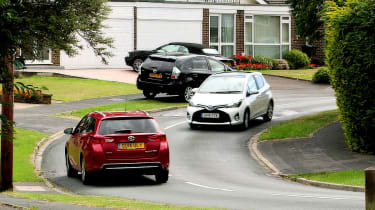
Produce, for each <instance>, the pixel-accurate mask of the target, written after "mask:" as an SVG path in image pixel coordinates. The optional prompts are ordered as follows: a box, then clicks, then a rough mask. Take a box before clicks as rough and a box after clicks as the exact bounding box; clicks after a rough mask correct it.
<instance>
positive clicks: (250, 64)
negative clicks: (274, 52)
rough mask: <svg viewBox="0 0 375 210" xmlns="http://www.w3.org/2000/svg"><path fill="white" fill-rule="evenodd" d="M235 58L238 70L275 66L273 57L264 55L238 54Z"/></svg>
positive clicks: (266, 68) (269, 68) (268, 68)
mask: <svg viewBox="0 0 375 210" xmlns="http://www.w3.org/2000/svg"><path fill="white" fill-rule="evenodd" d="M235 60H236V63H237V65H236V69H237V70H245V71H251V70H271V69H272V67H273V61H272V60H273V59H271V58H266V57H262V56H256V57H253V56H252V55H236V56H235Z"/></svg>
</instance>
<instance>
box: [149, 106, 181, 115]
mask: <svg viewBox="0 0 375 210" xmlns="http://www.w3.org/2000/svg"><path fill="white" fill-rule="evenodd" d="M186 106H187V105H179V106H170V107H165V108H158V109H151V110H148V111H147V110H145V112H147V113H150V114H152V113H157V112H165V111H171V110H176V109H181V108H186Z"/></svg>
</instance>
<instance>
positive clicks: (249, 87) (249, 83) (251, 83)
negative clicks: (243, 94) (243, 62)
mask: <svg viewBox="0 0 375 210" xmlns="http://www.w3.org/2000/svg"><path fill="white" fill-rule="evenodd" d="M252 90H258V88H257V84H256V83H255V80H254V77H252V76H250V77H249V80H248V81H247V91H248V92H250V91H252Z"/></svg>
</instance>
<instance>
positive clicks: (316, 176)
mask: <svg viewBox="0 0 375 210" xmlns="http://www.w3.org/2000/svg"><path fill="white" fill-rule="evenodd" d="M291 177H294V178H305V179H310V180H315V181H320V182H329V183H335V184H345V185H354V186H365V172H364V171H360V170H348V171H339V172H322V173H307V174H297V175H292V176H291Z"/></svg>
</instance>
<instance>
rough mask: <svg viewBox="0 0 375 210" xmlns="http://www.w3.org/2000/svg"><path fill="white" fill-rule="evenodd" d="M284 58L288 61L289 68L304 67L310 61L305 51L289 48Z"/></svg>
mask: <svg viewBox="0 0 375 210" xmlns="http://www.w3.org/2000/svg"><path fill="white" fill-rule="evenodd" d="M284 59H285V60H287V61H288V65H289V68H290V69H300V68H304V67H306V66H307V65H308V64H309V63H310V59H309V57H308V56H307V55H306V53H303V52H301V51H299V50H291V51H289V52H287V53H286V54H285V56H284Z"/></svg>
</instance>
